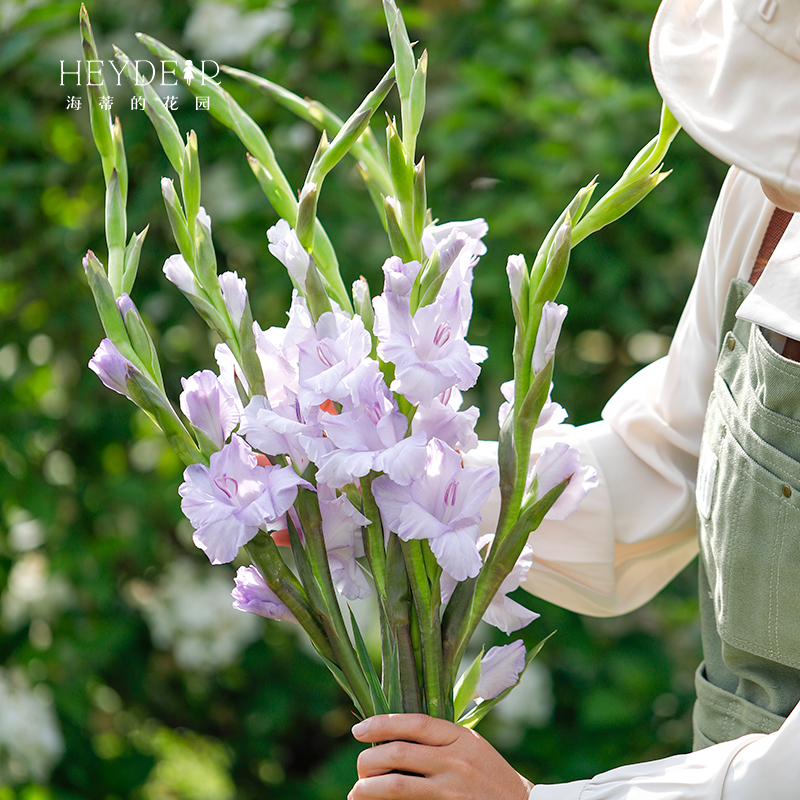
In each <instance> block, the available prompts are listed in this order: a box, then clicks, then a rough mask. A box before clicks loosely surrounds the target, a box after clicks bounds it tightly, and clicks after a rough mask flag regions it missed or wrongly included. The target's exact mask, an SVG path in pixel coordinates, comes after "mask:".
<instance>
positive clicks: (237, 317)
mask: <svg viewBox="0 0 800 800" xmlns="http://www.w3.org/2000/svg"><path fill="white" fill-rule="evenodd" d="M219 288H220V289H221V290H222V299H223V300H224V301H225V305H226V306H227V308H228V313H229V314H230V315H231V319H232V320H233V324H234V326H235V327H236V330H239V326H240V325H241V324H242V315H243V314H244V307H245V306H246V305H247V282H246V281H245V279H244V278H240V277H239V273H237V272H223V273H222V275H220V276H219Z"/></svg>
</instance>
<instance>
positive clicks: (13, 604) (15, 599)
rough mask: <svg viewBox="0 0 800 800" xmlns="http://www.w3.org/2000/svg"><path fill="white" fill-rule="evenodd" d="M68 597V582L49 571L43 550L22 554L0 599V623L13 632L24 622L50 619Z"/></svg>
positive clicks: (69, 598) (70, 596)
mask: <svg viewBox="0 0 800 800" xmlns="http://www.w3.org/2000/svg"><path fill="white" fill-rule="evenodd" d="M72 598H73V591H72V588H71V586H70V584H69V581H67V579H66V578H65V577H64V576H63V575H51V574H50V565H49V562H48V560H47V557H46V556H45V555H44V554H43V553H40V552H31V553H26V554H25V555H24V556H22V558H20V559H19V560H18V561H17V562H16V563H15V564H14V566H13V567H11V571H10V572H9V575H8V585H7V586H6V590H5V591H4V592H3V595H2V599H1V600H0V614H1V615H2V620H3V625H4V627H5V628H6V629H7V630H12V631H13V630H17V629H18V628H19V627H21V626H22V625H24V624H25V623H27V622H32V621H43V622H51V621H53V620H54V619H55V618H56V617H57V615H58V613H59V612H60V611H61V609H62V608H64V607H65V606H67V605H68V604H69V603H70V602H71V601H72Z"/></svg>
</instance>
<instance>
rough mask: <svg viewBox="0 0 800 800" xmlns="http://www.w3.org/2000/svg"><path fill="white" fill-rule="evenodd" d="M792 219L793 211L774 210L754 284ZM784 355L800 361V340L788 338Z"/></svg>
mask: <svg viewBox="0 0 800 800" xmlns="http://www.w3.org/2000/svg"><path fill="white" fill-rule="evenodd" d="M791 219H792V212H791V211H786V210H784V209H782V208H776V209H775V211H774V212H773V214H772V218H771V219H770V221H769V225H768V226H767V230H766V233H765V234H764V238H763V239H762V240H761V247H760V248H759V249H758V255H757V256H756V261H755V264H753V270H752V272H751V273H750V279H749V280H750V283H752V284H753V286H755V285H756V281H758V279H759V278H760V277H761V273H762V272H763V271H764V268H765V267H766V266H767V262H768V261H769V259H770V256H771V255H772V253H773V251H774V250H775V248H776V247H777V245H778V242H779V241H780V240H781V237H782V236H783V234H784V233H785V231H786V228H787V227H788V226H789V222H790V220H791ZM783 356H784V358H789V359H791V360H792V361H800V342H798V341H796V340H795V339H787V340H786V344H785V345H784V347H783Z"/></svg>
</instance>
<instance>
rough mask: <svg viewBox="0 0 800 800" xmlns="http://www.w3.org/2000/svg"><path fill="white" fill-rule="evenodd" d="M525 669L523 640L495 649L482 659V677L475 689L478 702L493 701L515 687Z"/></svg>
mask: <svg viewBox="0 0 800 800" xmlns="http://www.w3.org/2000/svg"><path fill="white" fill-rule="evenodd" d="M524 669H525V645H524V643H523V642H522V640H521V639H517V640H516V641H515V642H512V643H511V644H506V645H503V646H502V647H493V648H492V649H491V650H489V652H488V653H487V654H486V655H485V656H484V657H483V658H482V659H481V677H480V678H479V679H478V685H477V687H476V689H475V699H476V700H477V701H478V702H481V701H483V700H492V699H493V698H495V697H497V695H499V694H502V693H503V692H504V691H505V690H506V689H508V688H509V687H511V686H514V685H515V684H516V683H517V681H518V680H519V676H520V674H521V673H522V670H524Z"/></svg>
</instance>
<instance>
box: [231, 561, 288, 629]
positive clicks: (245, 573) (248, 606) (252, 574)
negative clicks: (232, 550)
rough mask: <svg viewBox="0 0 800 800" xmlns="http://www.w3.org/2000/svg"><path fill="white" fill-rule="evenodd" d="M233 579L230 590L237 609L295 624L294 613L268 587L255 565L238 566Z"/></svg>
mask: <svg viewBox="0 0 800 800" xmlns="http://www.w3.org/2000/svg"><path fill="white" fill-rule="evenodd" d="M235 581H236V587H235V588H234V589H233V591H232V592H231V597H233V607H234V608H235V609H236V610H237V611H246V612H247V613H249V614H258V615H259V616H260V617H266V618H267V619H277V620H279V621H281V622H293V623H294V624H295V625H297V620H296V619H295V616H294V614H292V612H291V611H289V609H288V608H287V607H286V605H285V604H284V603H283V601H282V600H281V599H280V598H279V597H278V595H276V594H275V592H273V591H272V589H270V588H269V586H268V585H267V582H266V581H265V580H264V576H263V575H262V574H261V573H260V572H259V571H258V569H257V568H256V567H239V569H238V570H236V578H235Z"/></svg>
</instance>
